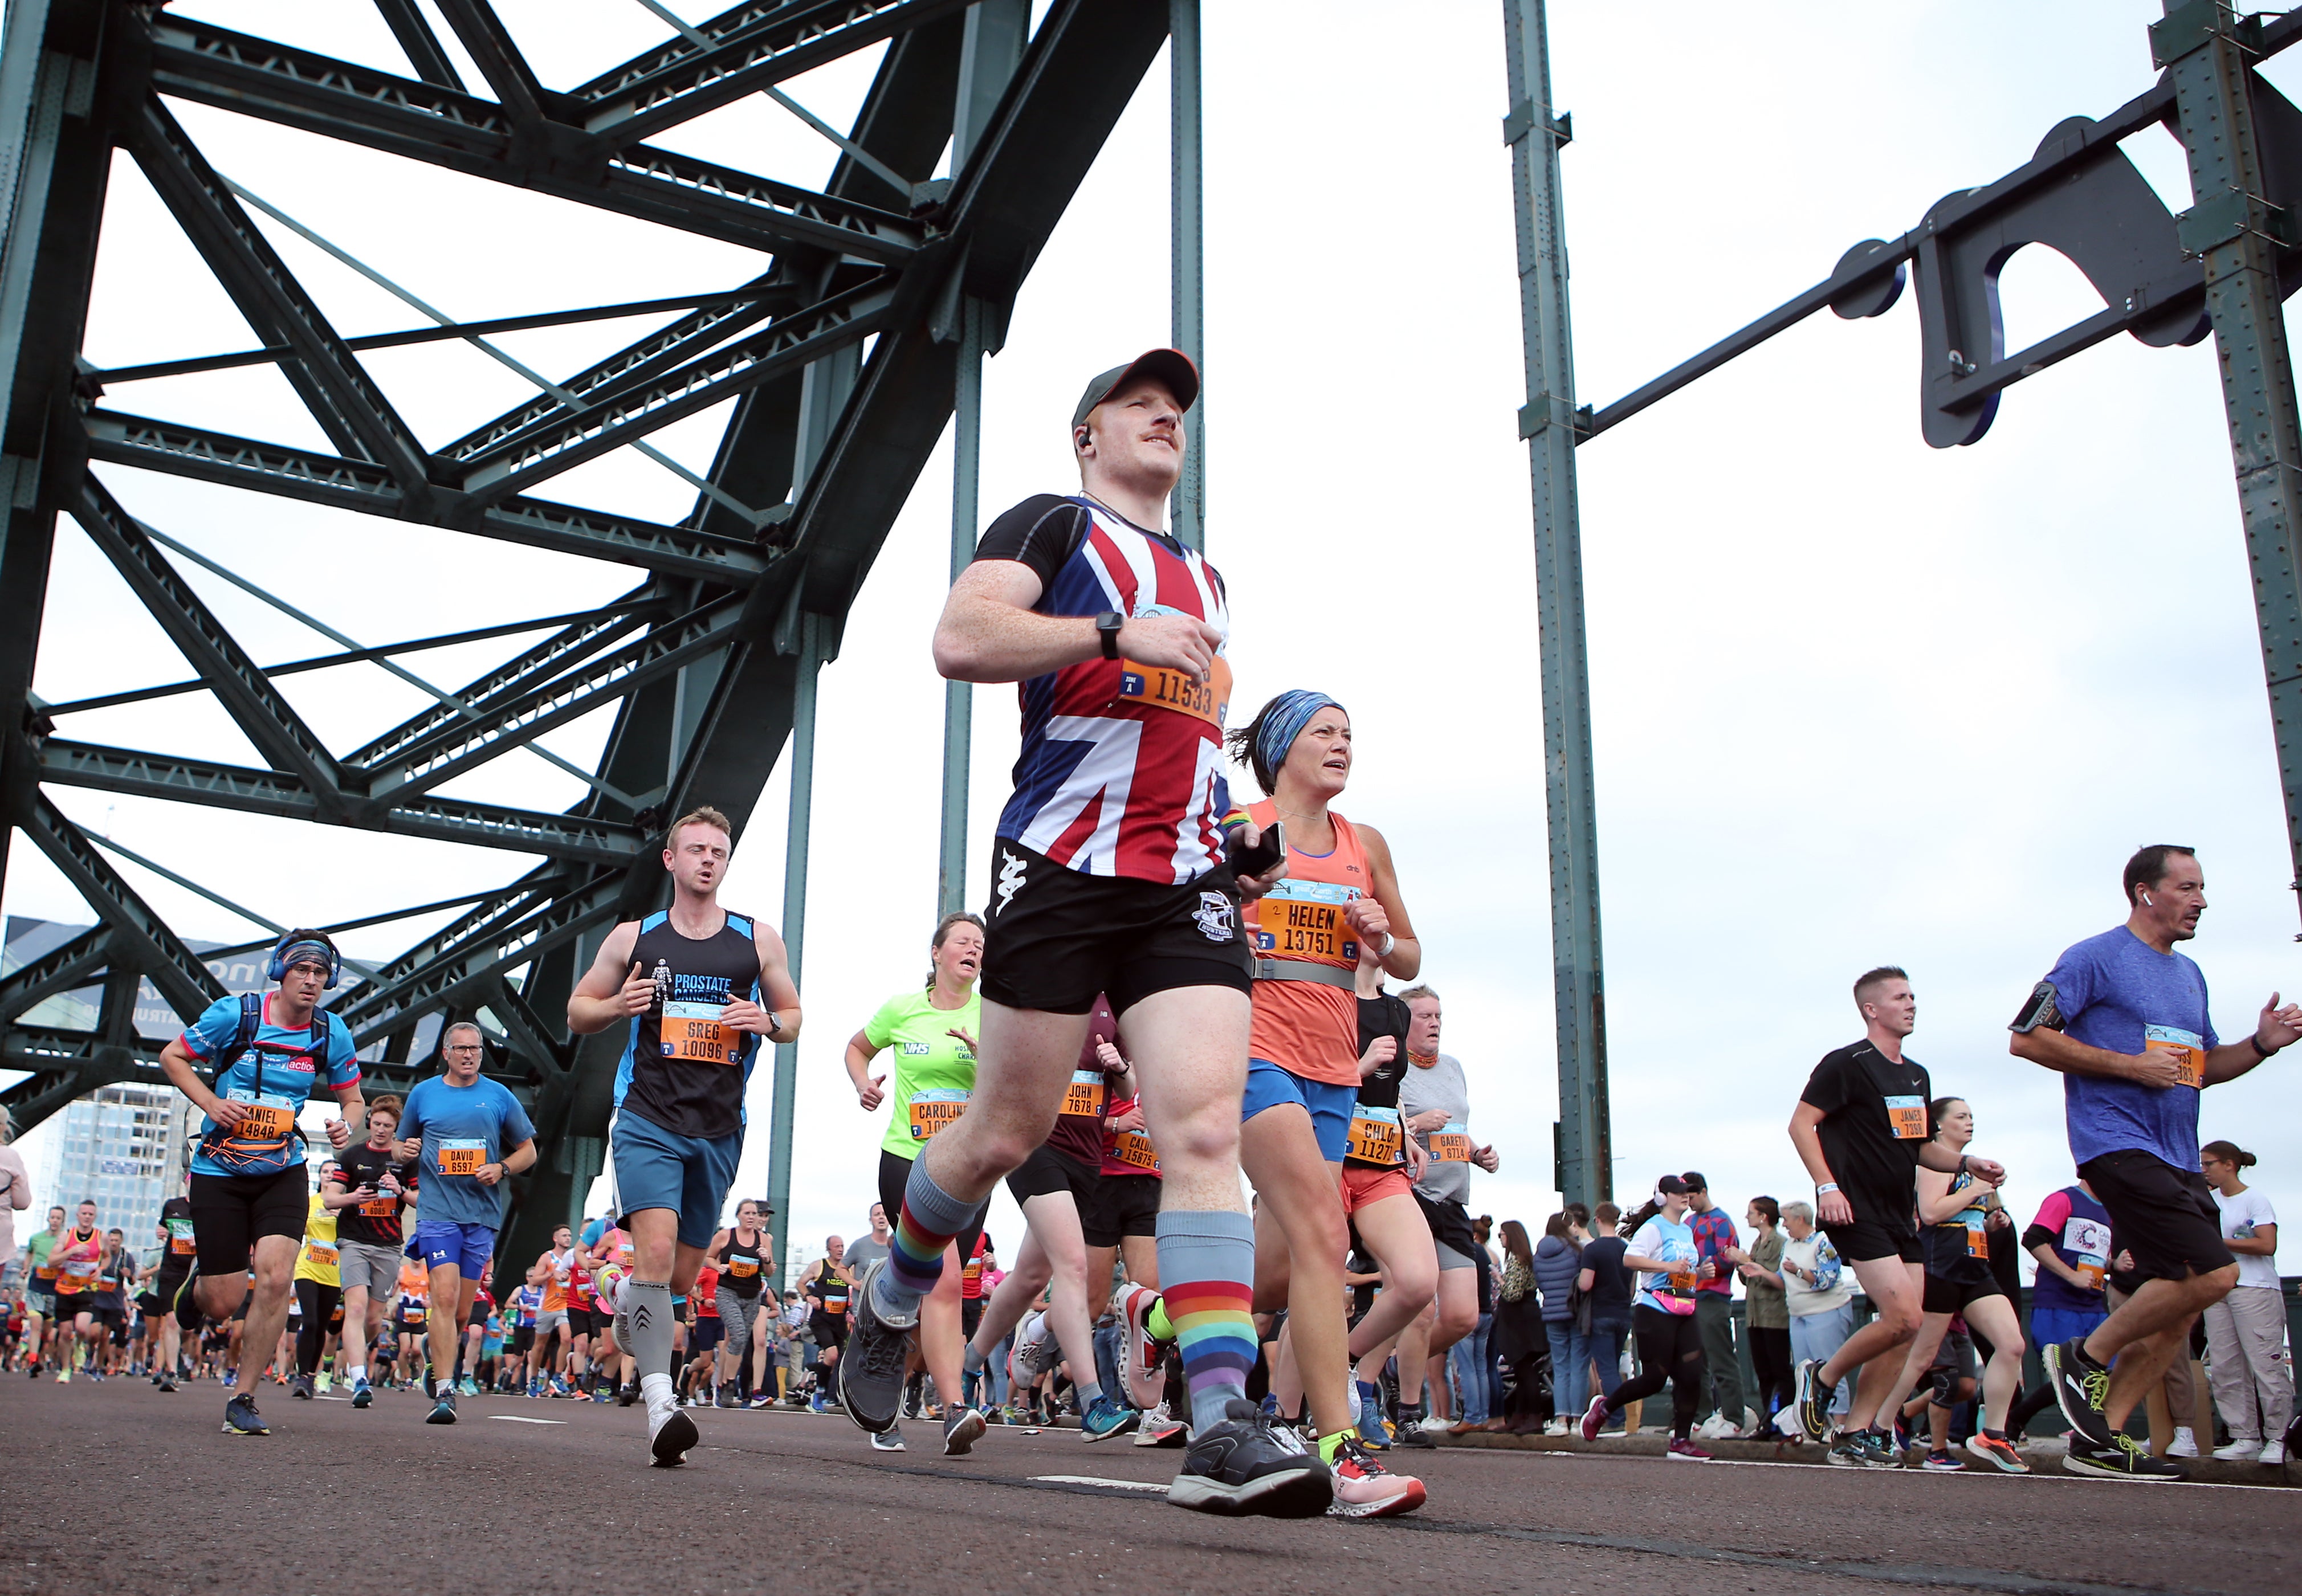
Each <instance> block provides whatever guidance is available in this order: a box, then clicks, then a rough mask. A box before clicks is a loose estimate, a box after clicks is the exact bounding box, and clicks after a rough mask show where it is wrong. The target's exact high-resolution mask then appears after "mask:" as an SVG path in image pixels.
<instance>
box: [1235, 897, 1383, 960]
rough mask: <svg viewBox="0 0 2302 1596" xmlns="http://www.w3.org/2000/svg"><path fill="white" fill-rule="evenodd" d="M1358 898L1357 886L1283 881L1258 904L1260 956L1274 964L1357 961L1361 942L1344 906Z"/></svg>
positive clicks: (1257, 929)
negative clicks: (1297, 961)
mask: <svg viewBox="0 0 2302 1596" xmlns="http://www.w3.org/2000/svg"><path fill="white" fill-rule="evenodd" d="M1358 895H1359V889H1358V888H1357V887H1356V886H1336V885H1335V884H1334V883H1332V882H1329V881H1294V880H1288V881H1281V883H1280V884H1279V885H1278V886H1274V887H1273V888H1272V889H1271V891H1270V892H1269V893H1268V894H1266V895H1264V896H1263V897H1261V898H1258V899H1256V902H1255V904H1254V907H1253V914H1254V919H1255V929H1254V940H1255V951H1256V953H1262V954H1264V955H1266V956H1268V957H1271V958H1274V959H1330V960H1333V961H1336V962H1341V963H1353V962H1357V959H1358V956H1359V945H1358V938H1357V937H1354V936H1353V935H1352V934H1351V926H1350V922H1349V921H1348V920H1345V919H1344V918H1343V905H1344V904H1346V903H1349V902H1350V901H1351V900H1352V899H1353V898H1356V897H1357V896H1358Z"/></svg>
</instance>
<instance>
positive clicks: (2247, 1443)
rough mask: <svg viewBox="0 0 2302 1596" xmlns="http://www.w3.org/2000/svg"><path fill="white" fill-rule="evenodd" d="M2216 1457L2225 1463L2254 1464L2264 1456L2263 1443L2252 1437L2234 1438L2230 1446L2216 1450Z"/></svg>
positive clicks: (2241, 1436) (2240, 1436)
mask: <svg viewBox="0 0 2302 1596" xmlns="http://www.w3.org/2000/svg"><path fill="white" fill-rule="evenodd" d="M2193 1455H2194V1456H2195V1454H2193ZM2214 1456H2215V1457H2218V1458H2220V1459H2222V1461H2223V1462H2224V1463H2253V1462H2256V1461H2258V1460H2259V1459H2260V1457H2261V1456H2262V1443H2261V1442H2260V1441H2256V1440H2255V1439H2254V1438H2253V1437H2252V1436H2250V1435H2239V1436H2233V1437H2232V1438H2231V1443H2230V1445H2228V1446H2226V1447H2216V1448H2215V1449H2214Z"/></svg>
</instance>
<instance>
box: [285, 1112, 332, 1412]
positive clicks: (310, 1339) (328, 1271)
mask: <svg viewBox="0 0 2302 1596" xmlns="http://www.w3.org/2000/svg"><path fill="white" fill-rule="evenodd" d="M336 1167H337V1165H336V1161H335V1160H334V1159H332V1158H331V1159H329V1160H327V1161H326V1162H325V1163H322V1164H321V1165H320V1180H321V1181H322V1182H323V1184H324V1183H325V1182H326V1180H327V1178H328V1173H329V1172H330V1171H332V1170H333V1169H335V1168H336ZM342 1282H343V1271H342V1267H341V1264H340V1262H339V1260H338V1256H337V1252H336V1211H335V1210H334V1209H333V1208H331V1207H329V1206H328V1205H327V1204H326V1203H325V1202H324V1201H323V1200H322V1199H321V1197H320V1195H319V1194H318V1193H317V1192H315V1193H313V1194H312V1206H311V1210H310V1212H308V1213H307V1214H305V1215H304V1245H303V1247H301V1248H300V1249H299V1250H298V1252H297V1254H296V1306H298V1307H299V1308H300V1309H302V1310H303V1316H304V1323H303V1324H302V1325H301V1326H300V1327H299V1328H298V1330H297V1331H296V1383H295V1384H294V1385H293V1386H292V1387H290V1390H289V1393H288V1394H289V1395H290V1396H291V1397H301V1398H303V1399H305V1400H307V1401H309V1400H310V1399H311V1396H312V1386H313V1376H314V1375H315V1374H316V1373H319V1368H320V1354H321V1352H322V1351H323V1349H324V1348H325V1347H326V1345H327V1340H328V1329H329V1325H330V1323H332V1321H333V1320H334V1319H335V1317H336V1312H337V1309H338V1307H339V1306H340V1305H341V1304H342V1302H343V1299H344V1294H343V1289H342Z"/></svg>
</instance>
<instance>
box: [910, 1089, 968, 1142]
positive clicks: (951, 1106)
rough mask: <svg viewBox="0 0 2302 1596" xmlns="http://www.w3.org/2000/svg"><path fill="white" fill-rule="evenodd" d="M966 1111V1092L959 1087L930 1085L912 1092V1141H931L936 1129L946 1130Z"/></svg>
mask: <svg viewBox="0 0 2302 1596" xmlns="http://www.w3.org/2000/svg"><path fill="white" fill-rule="evenodd" d="M966 1112H967V1092H966V1090H965V1088H961V1087H932V1088H928V1090H926V1091H922V1092H914V1093H912V1102H911V1123H912V1140H913V1141H933V1140H934V1139H935V1138H936V1134H937V1132H938V1131H941V1130H948V1129H949V1128H950V1127H951V1125H952V1124H953V1122H954V1121H956V1120H957V1119H958V1118H959V1116H960V1115H962V1114H963V1113H966Z"/></svg>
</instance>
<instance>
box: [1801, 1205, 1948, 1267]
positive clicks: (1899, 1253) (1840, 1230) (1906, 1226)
mask: <svg viewBox="0 0 2302 1596" xmlns="http://www.w3.org/2000/svg"><path fill="white" fill-rule="evenodd" d="M1844 1197H1845V1198H1846V1200H1847V1202H1848V1203H1849V1204H1850V1205H1852V1206H1853V1209H1854V1219H1853V1222H1852V1223H1850V1224H1843V1225H1824V1226H1823V1227H1822V1229H1823V1231H1824V1232H1825V1233H1826V1234H1827V1235H1828V1236H1829V1237H1830V1245H1831V1246H1833V1247H1836V1248H1837V1249H1838V1256H1840V1257H1842V1258H1844V1259H1845V1260H1846V1261H1847V1262H1848V1263H1850V1264H1856V1263H1861V1264H1869V1263H1872V1262H1875V1261H1876V1260H1878V1259H1879V1258H1900V1259H1902V1260H1903V1263H1905V1264H1923V1263H1925V1262H1926V1261H1927V1244H1926V1241H1925V1239H1923V1238H1922V1237H1920V1234H1919V1212H1918V1197H1917V1194H1916V1193H1915V1192H1910V1191H1905V1192H1903V1193H1902V1194H1901V1195H1900V1196H1899V1197H1897V1196H1895V1195H1892V1194H1888V1193H1885V1192H1864V1191H1847V1192H1845V1193H1844Z"/></svg>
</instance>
